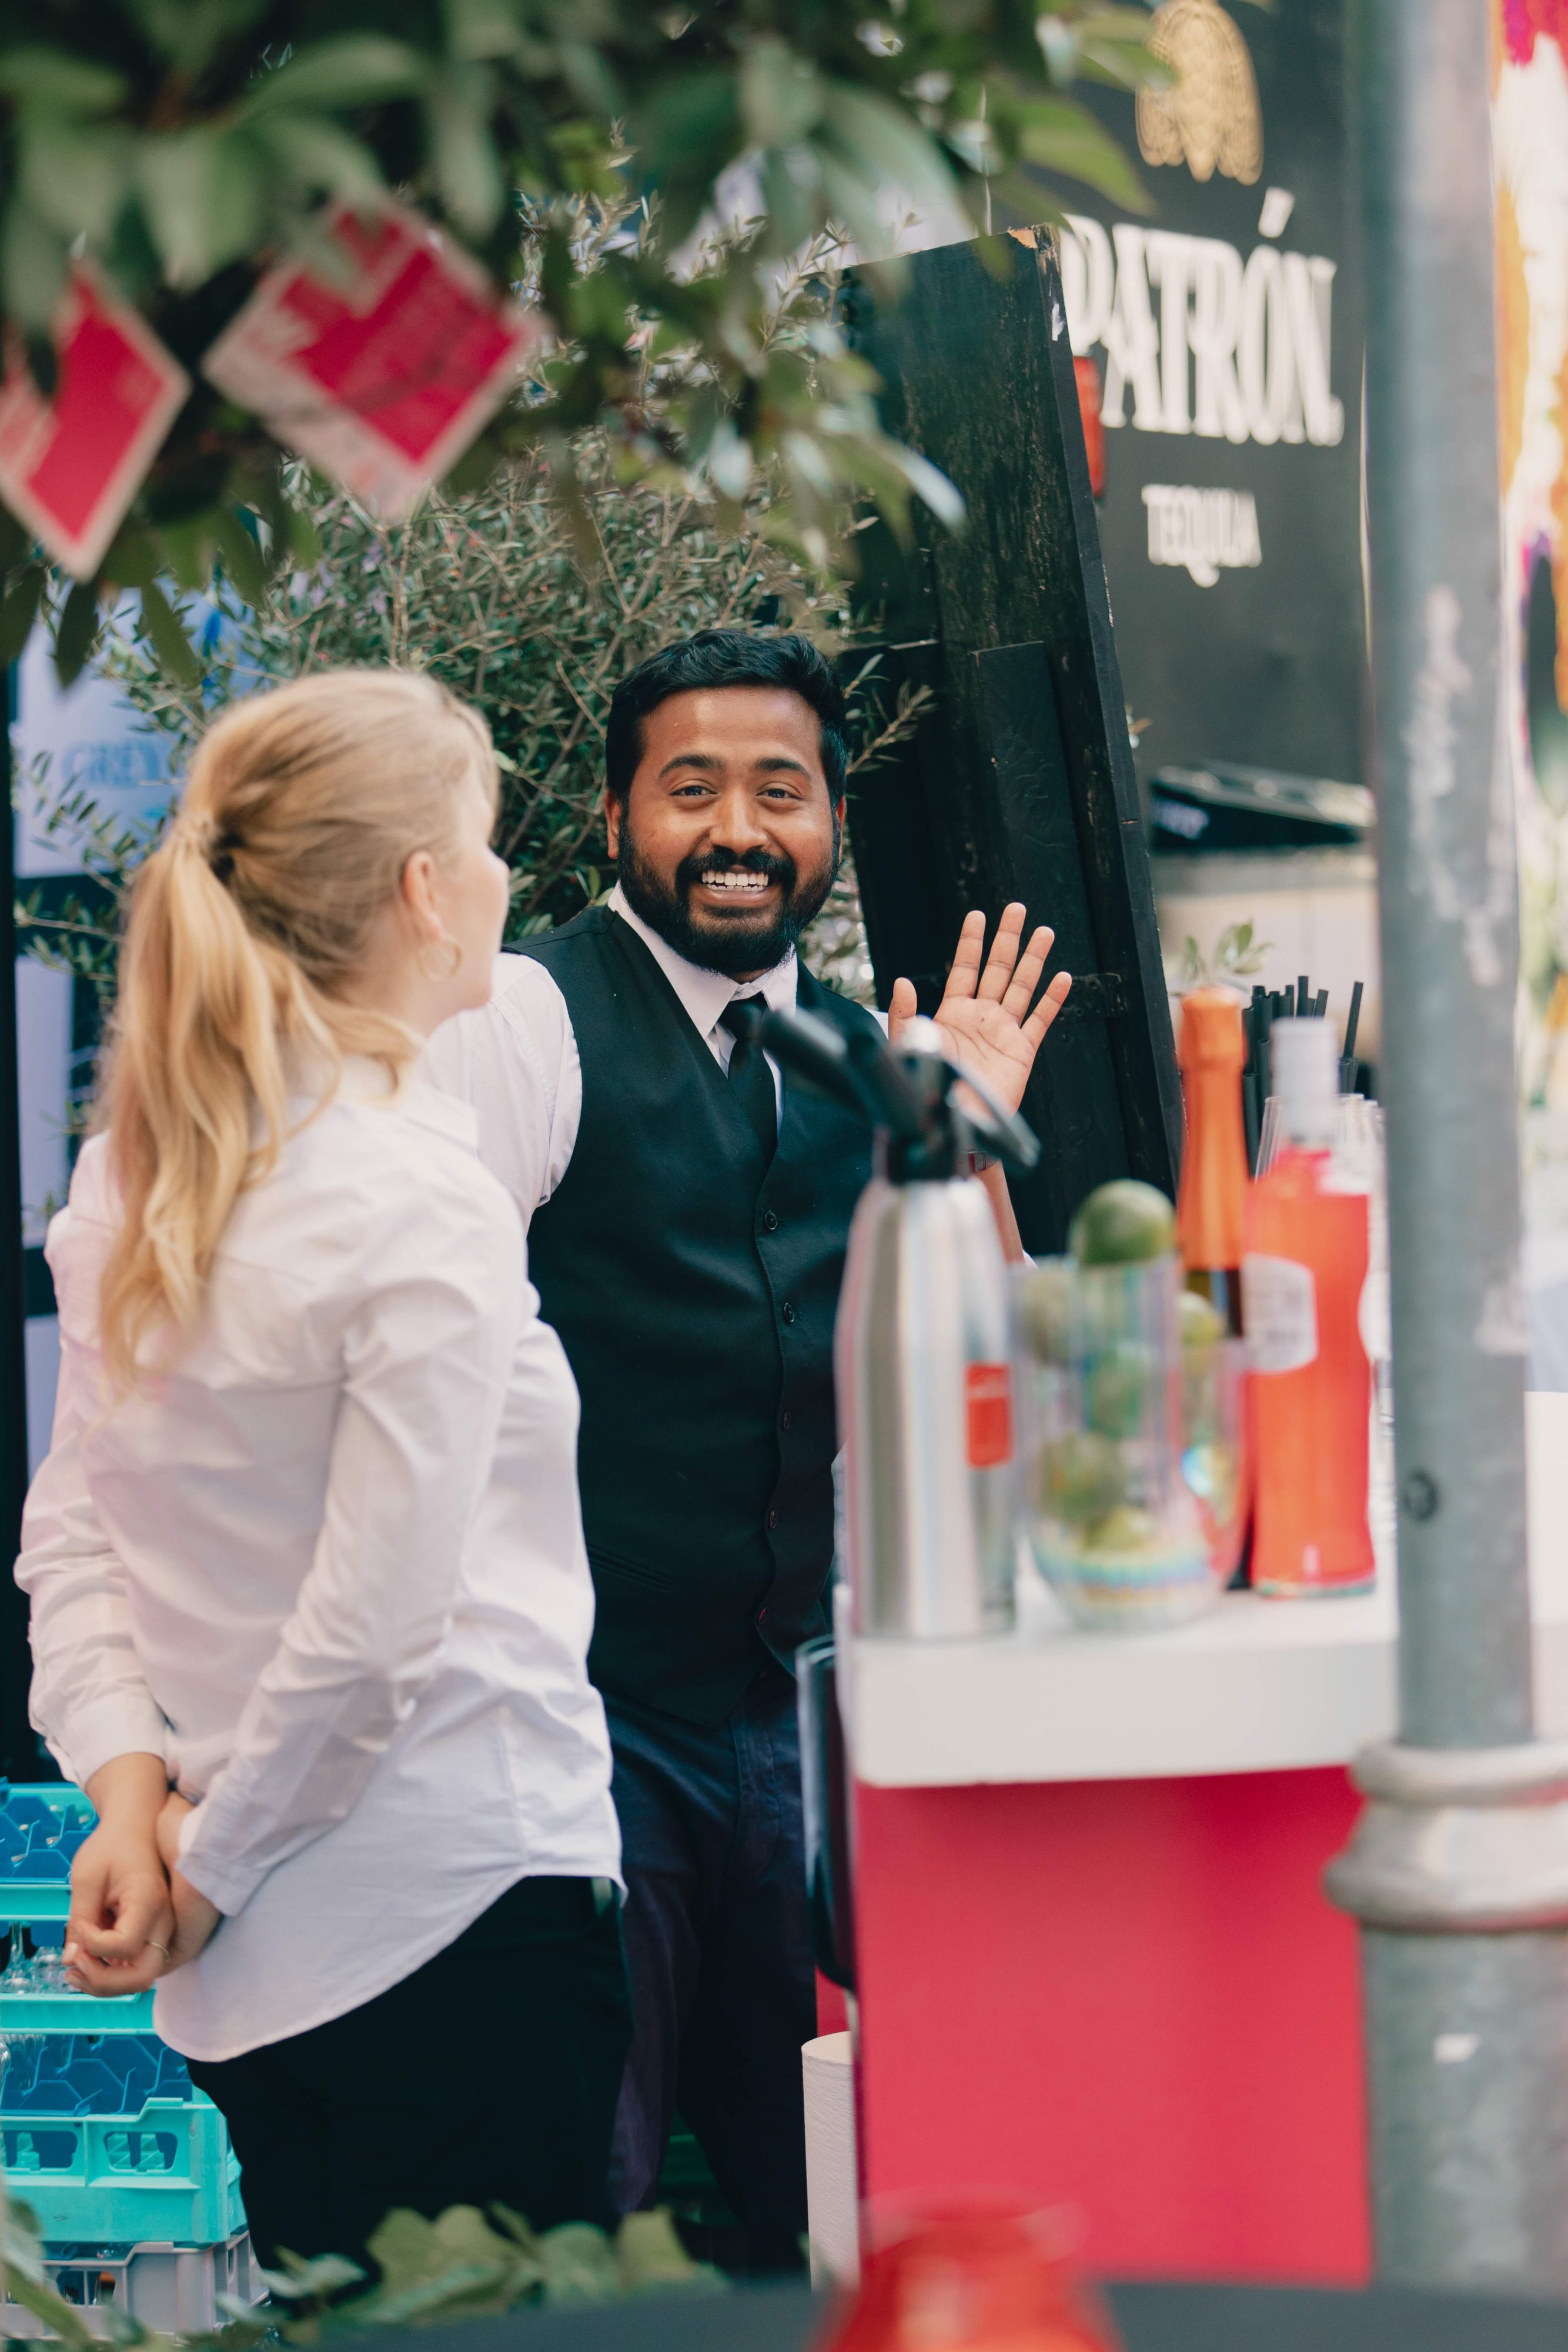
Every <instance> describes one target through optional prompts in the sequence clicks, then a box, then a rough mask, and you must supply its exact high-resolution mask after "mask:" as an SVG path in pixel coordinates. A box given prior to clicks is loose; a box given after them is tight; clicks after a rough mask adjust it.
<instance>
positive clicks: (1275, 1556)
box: [1242, 1018, 1375, 1598]
mask: <svg viewBox="0 0 1568 2352" xmlns="http://www.w3.org/2000/svg"><path fill="white" fill-rule="evenodd" d="M1270 1045H1271V1047H1272V1055H1273V1066H1274V1083H1275V1087H1276V1090H1277V1092H1278V1094H1279V1097H1280V1109H1281V1129H1282V1141H1281V1154H1280V1157H1279V1158H1278V1159H1277V1160H1275V1162H1274V1165H1273V1166H1272V1167H1271V1168H1270V1171H1269V1172H1268V1174H1267V1175H1266V1176H1261V1177H1260V1178H1259V1180H1258V1181H1257V1182H1256V1183H1255V1184H1254V1185H1253V1187H1252V1189H1251V1194H1250V1197H1249V1201H1248V1203H1247V1217H1246V1242H1247V1248H1246V1255H1245V1256H1244V1258H1243V1261H1242V1283H1243V1288H1244V1293H1245V1299H1246V1317H1247V1334H1248V1343H1249V1351H1250V1356H1251V1363H1252V1427H1253V1434H1254V1442H1255V1445H1256V1455H1255V1460H1254V1468H1253V1509H1254V1519H1253V1528H1252V1584H1253V1588H1254V1590H1255V1591H1259V1592H1271V1593H1275V1594H1280V1595H1288V1596H1290V1597H1292V1598H1298V1597H1301V1596H1303V1595H1305V1594H1308V1593H1316V1592H1361V1591H1366V1589H1367V1588H1368V1587H1369V1586H1370V1585H1371V1583H1372V1580H1373V1575H1374V1565H1375V1564H1374V1559H1373V1550H1372V1535H1371V1531H1370V1529H1369V1528H1368V1526H1367V1522H1366V1483H1367V1459H1368V1438H1369V1423H1370V1416H1371V1410H1372V1370H1371V1366H1370V1365H1369V1363H1368V1361H1367V1356H1366V1349H1365V1348H1364V1346H1363V1345H1362V1339H1361V1328H1360V1322H1359V1317H1360V1310H1361V1294H1362V1288H1363V1286H1364V1283H1365V1280H1366V1265H1367V1254H1368V1233H1369V1229H1368V1204H1367V1196H1366V1194H1365V1193H1364V1192H1353V1191H1348V1190H1344V1189H1342V1188H1341V1186H1340V1184H1339V1182H1338V1181H1337V1180H1336V1177H1335V1172H1334V1167H1333V1143H1334V1139H1335V1135H1336V1132H1337V1127H1338V1112H1337V1087H1338V1076H1337V1062H1336V1058H1335V1056H1336V1040H1335V1038H1334V1035H1333V1031H1332V1029H1331V1028H1330V1027H1329V1024H1328V1023H1327V1022H1326V1021H1322V1020H1312V1019H1310V1018H1309V1019H1303V1020H1294V1021H1281V1023H1280V1024H1279V1025H1278V1027H1277V1028H1276V1029H1275V1030H1274V1032H1273V1035H1272V1038H1271V1039H1270Z"/></svg>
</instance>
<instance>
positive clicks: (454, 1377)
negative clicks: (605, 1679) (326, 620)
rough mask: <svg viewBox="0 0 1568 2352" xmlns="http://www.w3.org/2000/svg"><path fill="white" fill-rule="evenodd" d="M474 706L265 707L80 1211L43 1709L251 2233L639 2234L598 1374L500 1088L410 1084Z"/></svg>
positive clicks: (44, 1569)
mask: <svg viewBox="0 0 1568 2352" xmlns="http://www.w3.org/2000/svg"><path fill="white" fill-rule="evenodd" d="M495 814H496V763H495V759H494V756H493V754H492V751H491V749H490V742H489V738H488V735H487V733H486V730H485V727H484V724H483V722H482V721H481V720H480V719H478V718H477V717H476V715H475V713H474V712H473V711H471V710H468V709H465V708H464V707H463V705H461V704H460V703H458V702H456V701H455V700H454V699H453V698H452V697H451V696H449V695H448V694H446V693H445V692H444V690H443V689H442V688H440V687H439V686H437V685H435V684H434V682H432V681H431V680H429V679H427V678H422V677H413V676H407V675H402V674H400V673H395V672H385V673H382V672H370V671H365V672H340V673H337V674H327V675H323V676H319V677H310V678H306V679H301V680H298V681H297V682H296V683H294V684H292V685H290V686H286V687H283V688H279V689H277V691H275V692H272V693H269V694H266V695H262V696H258V697H256V698H254V699H252V700H249V701H246V702H245V703H243V704H241V705H239V706H237V707H235V709H231V710H230V711H228V712H227V713H226V714H225V716H224V717H222V718H221V719H218V721H217V722H216V724H215V725H214V727H213V728H212V729H211V730H210V731H209V732H208V733H207V735H206V737H205V738H204V740H203V742H202V744H201V745H200V747H199V749H198V751H196V754H195V757H194V759H193V763H192V767H191V772H190V778H189V782H188V784H187V786H186V790H185V793H184V796H183V803H182V808H181V813H180V814H179V816H178V818H177V820H176V821H175V824H174V825H173V827H172V831H171V832H170V834H169V836H168V838H167V839H166V840H165V842H164V843H163V845H162V846H161V847H160V848H159V850H158V851H157V853H156V855H155V856H152V858H151V859H150V860H149V861H148V863H147V865H146V866H144V867H143V869H142V871H141V875H140V876H139V877H138V879H137V885H136V889H135V892H134V896H133V898H132V903H131V917H130V925H129V929H128V932H127V937H126V943H125V952H124V959H123V978H122V987H121V993H120V1010H119V1016H118V1022H117V1030H116V1035H115V1038H114V1040H113V1045H112V1054H111V1058H110V1066H109V1080H108V1087H107V1093H106V1101H105V1116H104V1119H103V1124H102V1131H101V1132H100V1133H99V1134H97V1135H96V1136H95V1137H94V1138H93V1139H92V1140H91V1141H90V1142H89V1144H88V1145H87V1146H86V1148H85V1150H83V1152H82V1154H81V1158H80V1160H79V1162H78V1167H77V1171H76V1175H75V1179H74V1181H73V1182H72V1185H71V1192H70V1202H69V1205H68V1207H67V1209H66V1210H64V1211H63V1212H62V1213H61V1214H60V1215H59V1216H58V1217H57V1219H56V1221H55V1223H54V1225H53V1227H52V1229H51V1232H50V1236H49V1253H48V1254H49V1262H50V1265H51V1266H52V1267H53V1270H54V1277H55V1285H56V1289H57V1294H58V1297H59V1306H60V1330H61V1369H60V1388H59V1402H58V1407H57V1416H56V1423H55V1433H54V1444H53V1448H52V1450H51V1452H50V1454H49V1456H48V1459H47V1462H46V1464H45V1465H44V1466H43V1468H42V1469H41V1470H40V1472H39V1474H38V1476H37V1481H36V1483H35V1485H34V1487H33V1491H32V1494H31V1496H30V1497H29V1500H28V1506H27V1514H26V1524H25V1528H24V1534H23V1551H22V1557H21V1559H20V1562H19V1564H18V1568H17V1576H18V1579H19V1581H20V1582H21V1583H22V1585H23V1586H24V1588H25V1589H26V1591H27V1592H28V1593H29V1594H30V1596H31V1600H32V1641H33V1650H34V1659H35V1673H34V1683H33V1719H34V1722H35V1723H36V1725H37V1727H38V1729H39V1730H40V1731H41V1732H42V1733H43V1735H44V1737H45V1738H46V1739H47V1741H48V1744H49V1746H50V1748H51V1749H52V1751H53V1752H54V1754H55V1755H56V1756H57V1758H58V1759H59V1762H60V1765H61V1768H62V1769H63V1770H64V1771H65V1772H66V1773H67V1774H68V1775H69V1776H70V1777H71V1778H73V1779H75V1780H79V1781H81V1782H83V1783H84V1784H85V1786H86V1788H87V1790H88V1793H89V1796H90V1797H91V1799H92V1801H93V1803H94V1804H95V1805H96V1806H97V1808H98V1810H99V1816H100V1823H99V1828H98V1829H97V1830H96V1831H95V1832H94V1833H93V1835H92V1837H91V1838H90V1839H89V1841H88V1842H87V1843H86V1844H85V1845H84V1846H83V1847H82V1849H81V1852H80V1853H79V1854H78V1859H77V1864H76V1869H75V1872H74V1874H73V1883H72V1909H71V1917H70V1921H69V1924H68V1931H67V1945H66V1958H67V1961H68V1964H69V1965H70V1966H71V1967H72V1968H73V1969H75V1970H76V1972H77V1974H78V1978H79V1980H80V1981H81V1983H82V1984H83V1985H84V1986H85V1987H86V1988H87V1989H88V1990H90V1991H93V1992H99V1993H115V1992H121V1991H125V1990H132V1989H134V1988H136V1987H139V1986H141V1985H145V1984H148V1983H151V1982H152V1980H153V1979H154V1978H155V1977H156V1978H157V1979H158V1990H157V1995H156V2006H155V2011H154V2017H155V2021H156V2024H157V2028H158V2031H159V2032H160V2033H161V2034H162V2036H163V2038H164V2040H165V2041H167V2042H171V2043H172V2045H173V2047H174V2048H175V2049H176V2050H179V2051H183V2053H185V2055H186V2057H187V2058H188V2060H189V2061H190V2063H191V2072H192V2074H193V2077H194V2079H195V2080H196V2082H197V2083H198V2084H201V2085H202V2086H203V2087H204V2089H205V2090H206V2091H207V2092H209V2093H210V2095H211V2096H212V2097H213V2099H214V2101H215V2102H216V2104H217V2105H218V2106H219V2107H221V2108H222V2110H223V2111H224V2114H225V2116H226V2117H227V2118H228V2123H229V2127H230V2131H231V2133H232V2136H233V2139H234V2143H235V2148H236V2150H237V2152H238V2155H239V2158H240V2162H241V2166H242V2168H243V2176H244V2178H243V2188H244V2194H245V2199H246V2211H247V2215H248V2218H249V2221H250V2225H251V2229H252V2232H253V2235H254V2237H255V2239H256V2244H257V2247H258V2250H259V2252H260V2253H261V2255H262V2257H263V2259H264V2260H267V2261H272V2260H275V2259H276V2257H277V2252H278V2250H279V2249H280V2248H284V2247H287V2248H288V2249H290V2250H292V2251H293V2252H297V2253H300V2254H311V2253H316V2252H327V2251H330V2250H336V2251H338V2252H345V2253H349V2254H354V2253H356V2252H359V2251H360V2250H361V2249H362V2247H363V2245H364V2243H365V2240H366V2238H367V2236H368V2234H369V2233H370V2232H371V2231H373V2229H374V2227H375V2225H376V2223H377V2222H378V2221H380V2220H381V2218H382V2214H383V2213H384V2212H386V2211H387V2210H388V2209H389V2208H391V2207H392V2206H394V2205H406V2206H413V2207H414V2208H416V2209H419V2210H423V2211H424V2212H426V2213H435V2212H438V2211H440V2210H443V2209H444V2208H445V2207H446V2206H448V2205H450V2204H455V2203H466V2204H479V2205H484V2204H486V2203H490V2202H498V2203H501V2204H505V2205H507V2206H510V2207H512V2208H513V2209H515V2210H517V2211H520V2212H523V2213H525V2214H527V2215H528V2217H529V2219H530V2220H532V2221H534V2222H535V2223H536V2224H538V2225H539V2226H549V2225H550V2224H552V2223H554V2222H558V2221H566V2220H571V2219H583V2220H591V2221H596V2220H600V2219H601V2218H604V2217H605V2212H606V2207H605V2195H604V2175H605V2169H606V2165H607V2161H608V2153H609V2146H610V2134H611V2126H612V2118H613V2113H614V2106H615V2097H616V2092H617V2089H618V2086H619V2083H620V2077H621V2069H622V2060H623V2056H624V2052H625V2046H626V2040H627V2032H628V2025H627V2008H626V1995H625V1988H624V1981H623V1971H622V1958H621V1947H620V1934H619V1925H618V1916H617V1906H616V1901H615V1888H614V1882H615V1881H616V1880H617V1878H618V1874H619V1870H620V1842H619V1836H618V1832H617V1829H616V1824H615V1816H614V1812H613V1810H612V1804H611V1800H610V1755H609V1747H608V1743H607V1740H606V1736H605V1728H604V1716H603V1710H602V1707H601V1704H600V1701H599V1697H598V1695H597V1694H596V1693H595V1692H594V1691H593V1690H592V1688H591V1686H590V1684H589V1682H588V1678H587V1675H586V1672H585V1668H584V1659H585V1656H586V1654H587V1648H588V1641H589V1634H590V1632H591V1624H592V1615H593V1601H592V1590H591V1584H590V1580H589V1573H588V1565H587V1559H586V1557H585V1554H584V1549H583V1541H582V1534H581V1528H580V1518H579V1512H578V1502H577V1489H576V1479H575V1450H576V1437H577V1394H576V1391H575V1388H574V1387H573V1384H572V1379H571V1374H570V1371H569V1370H568V1368H567V1362H566V1358H565V1356H564V1354H563V1353H562V1351H561V1348H560V1345H559V1341H558V1340H557V1339H556V1337H555V1334H554V1332H553V1331H551V1330H550V1329H549V1328H548V1327H547V1326H546V1325H544V1324H543V1323H541V1322H540V1321H539V1319H538V1299H537V1295H536V1294H535V1292H534V1291H533V1290H532V1289H531V1288H530V1287H529V1286H528V1282H527V1279H526V1275H525V1267H524V1257H523V1243H522V1237H521V1233H520V1228H519V1224H518V1220H517V1212H516V1210H515V1208H514V1207H513V1205H512V1203H511V1202H510V1201H509V1199H508V1198H507V1195H506V1194H505V1193H504V1192H503V1191H502V1189H501V1187H500V1185H499V1184H498V1183H497V1182H496V1181H495V1180H494V1178H492V1177H491V1176H489V1175H487V1174H486V1172H485V1171H484V1170H483V1169H482V1168H481V1167H480V1165H479V1161H478V1159H477V1157H476V1150H475V1129H474V1124H473V1115H472V1113H471V1112H469V1111H468V1110H467V1108H465V1107H463V1106H460V1105H458V1104H455V1103H454V1102H453V1101H451V1100H450V1099H448V1098H447V1097H443V1096H439V1095H437V1094H435V1093H434V1091H432V1090H430V1089H428V1088H427V1087H423V1085H420V1084H418V1083H416V1082H415V1081H414V1080H413V1077H412V1076H411V1075H410V1073H411V1068H412V1065H413V1060H414V1058H415V1056H416V1055H417V1054H418V1053H419V1051H420V1049H421V1047H422V1046H423V1043H424V1040H425V1039H426V1037H427V1036H428V1035H429V1034H430V1032H431V1031H432V1030H433V1029H434V1028H435V1027H436V1026H437V1024H439V1023H441V1022H443V1021H444V1020H446V1019H448V1018H449V1017H450V1016H451V1015H452V1014H454V1013H459V1012H462V1011H464V1010H465V1009H470V1008H474V1007H476V1006H478V1005H481V1004H483V1003H485V1002H486V996H487V994H488V991H489V985H490V975H491V967H492V964H493V961H494V958H495V955H496V951H497V947H498V945H499V941H500V935H501V928H502V921H503V917H504V915H505V911H506V905H507V873H506V868H505V867H504V866H503V865H502V863H501V861H500V860H499V859H498V858H497V856H494V855H493V853H492V851H491V849H490V846H489V837H490V833H491V829H492V826H493V824H494V822H495Z"/></svg>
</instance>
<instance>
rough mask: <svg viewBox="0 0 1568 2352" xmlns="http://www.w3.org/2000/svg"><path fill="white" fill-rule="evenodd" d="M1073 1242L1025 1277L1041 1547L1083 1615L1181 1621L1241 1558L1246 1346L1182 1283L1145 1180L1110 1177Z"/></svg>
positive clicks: (1033, 1512) (1213, 1595) (1082, 1618)
mask: <svg viewBox="0 0 1568 2352" xmlns="http://www.w3.org/2000/svg"><path fill="white" fill-rule="evenodd" d="M1069 1247H1070V1255H1068V1256H1066V1257H1064V1258H1051V1259H1047V1260H1045V1261H1043V1262H1042V1263H1040V1264H1037V1265H1033V1266H1031V1267H1029V1268H1027V1269H1025V1270H1024V1271H1023V1273H1022V1274H1021V1275H1020V1277H1019V1301H1018V1303H1019V1318H1018V1319H1019V1349H1020V1355H1021V1357H1022V1362H1021V1364H1020V1367H1019V1372H1020V1378H1019V1393H1020V1397H1021V1399H1022V1401H1023V1404H1024V1412H1025V1423H1026V1425H1025V1432H1024V1436H1025V1449H1026V1451H1025V1472H1026V1507H1027V1510H1028V1515H1029V1527H1030V1538H1031V1540H1032V1543H1033V1548H1034V1551H1035V1556H1036V1558H1037V1559H1038V1561H1039V1563H1040V1570H1041V1572H1042V1573H1043V1574H1044V1576H1045V1577H1046V1578H1047V1579H1048V1580H1049V1581H1050V1582H1051V1585H1052V1586H1053V1587H1054V1589H1055V1591H1057V1593H1058V1594H1059V1596H1060V1597H1061V1601H1063V1603H1064V1604H1065V1606H1066V1607H1067V1609H1068V1610H1069V1611H1070V1612H1071V1614H1072V1616H1073V1617H1074V1618H1076V1619H1077V1620H1078V1621H1079V1622H1080V1623H1082V1624H1085V1625H1092V1626H1107V1627H1116V1628H1124V1629H1136V1628H1139V1627H1144V1626H1154V1625H1161V1624H1172V1623H1175V1622H1179V1621H1180V1620H1181V1619H1184V1618H1187V1617H1192V1616H1195V1615H1197V1613H1198V1612H1200V1611H1202V1610H1204V1609H1207V1607H1208V1606H1209V1605H1210V1604H1211V1603H1212V1602H1213V1601H1215V1600H1216V1599H1217V1598H1218V1594H1219V1592H1220V1591H1221V1590H1222V1589H1223V1587H1224V1584H1225V1581H1226V1580H1227V1578H1228V1574H1229V1572H1230V1570H1231V1568H1233V1567H1234V1565H1235V1560H1234V1556H1233V1553H1230V1552H1228V1541H1229V1531H1230V1530H1231V1529H1232V1528H1234V1526H1235V1524H1236V1521H1237V1518H1238V1516H1239V1464H1240V1425H1241V1424H1240V1413H1241V1377H1242V1375H1241V1366H1240V1361H1239V1350H1238V1349H1237V1347H1236V1345H1235V1343H1233V1342H1231V1341H1229V1340H1228V1339H1227V1338H1226V1334H1225V1330H1224V1327H1223V1325H1222V1323H1221V1321H1220V1318H1219V1317H1218V1315H1217V1314H1216V1313H1215V1311H1214V1309H1213V1308H1212V1307H1210V1306H1209V1305H1208V1302H1207V1300H1206V1299H1203V1298H1200V1297H1197V1296H1196V1295H1195V1294H1193V1293H1191V1292H1188V1291H1186V1290H1185V1289H1184V1288H1183V1286H1182V1274H1181V1266H1180V1262H1179V1260H1178V1259H1177V1256H1176V1217H1175V1213H1174V1211H1173V1210H1172V1207H1171V1204H1170V1202H1168V1201H1167V1200H1166V1197H1165V1195H1164V1193H1162V1192H1156V1191H1155V1188H1154V1187H1153V1186H1152V1185H1148V1184H1139V1183H1134V1182H1131V1181H1120V1182H1116V1183H1111V1184H1103V1185H1102V1186H1101V1187H1100V1189H1099V1191H1098V1192H1093V1193H1092V1194H1091V1195H1090V1197H1089V1199H1088V1200H1087V1201H1085V1202H1084V1203H1083V1205H1082V1208H1081V1209H1080V1210H1079V1212H1078V1214H1077V1216H1076V1217H1075V1218H1074V1219H1073V1222H1072V1226H1071V1233H1070V1235H1069Z"/></svg>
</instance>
